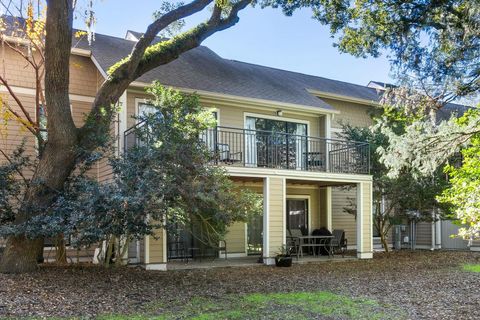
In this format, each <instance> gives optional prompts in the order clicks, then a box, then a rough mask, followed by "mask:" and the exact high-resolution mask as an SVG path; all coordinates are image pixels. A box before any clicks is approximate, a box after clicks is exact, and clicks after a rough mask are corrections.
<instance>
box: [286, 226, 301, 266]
mask: <svg viewBox="0 0 480 320" xmlns="http://www.w3.org/2000/svg"><path fill="white" fill-rule="evenodd" d="M287 232H288V236H287V251H288V252H289V253H290V254H296V255H297V260H298V255H299V254H300V237H301V236H303V234H302V230H300V229H288V230H287Z"/></svg>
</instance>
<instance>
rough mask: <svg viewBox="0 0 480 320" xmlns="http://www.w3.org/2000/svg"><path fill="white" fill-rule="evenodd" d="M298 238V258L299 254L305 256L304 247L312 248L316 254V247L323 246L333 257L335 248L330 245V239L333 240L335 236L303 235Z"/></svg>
mask: <svg viewBox="0 0 480 320" xmlns="http://www.w3.org/2000/svg"><path fill="white" fill-rule="evenodd" d="M297 238H298V239H299V244H298V248H299V250H297V260H298V256H299V255H300V256H301V257H303V247H307V248H312V249H313V250H312V251H313V256H315V251H316V250H315V248H320V247H323V248H325V250H327V252H328V256H329V257H333V250H332V248H331V246H330V240H332V239H333V238H334V236H301V237H297Z"/></svg>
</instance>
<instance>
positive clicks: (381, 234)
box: [380, 232, 390, 253]
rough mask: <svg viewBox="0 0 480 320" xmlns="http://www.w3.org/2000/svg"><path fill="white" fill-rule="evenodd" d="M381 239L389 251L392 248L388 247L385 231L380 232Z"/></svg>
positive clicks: (387, 251) (386, 250)
mask: <svg viewBox="0 0 480 320" xmlns="http://www.w3.org/2000/svg"><path fill="white" fill-rule="evenodd" d="M380 241H381V242H382V246H383V248H384V249H385V252H386V253H389V252H390V249H389V248H388V243H387V238H386V237H385V234H384V233H383V232H380Z"/></svg>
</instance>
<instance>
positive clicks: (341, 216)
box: [332, 187, 357, 246]
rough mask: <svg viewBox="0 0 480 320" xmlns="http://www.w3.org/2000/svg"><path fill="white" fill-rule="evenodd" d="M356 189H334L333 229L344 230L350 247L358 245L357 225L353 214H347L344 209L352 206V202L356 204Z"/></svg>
mask: <svg viewBox="0 0 480 320" xmlns="http://www.w3.org/2000/svg"><path fill="white" fill-rule="evenodd" d="M356 198H357V192H356V188H355V187H352V188H348V189H346V188H345V187H333V188H332V229H343V230H344V231H345V236H346V237H347V239H348V245H349V246H353V245H356V242H357V224H356V221H355V216H354V215H353V214H350V213H347V212H345V210H344V208H345V207H349V206H350V200H352V201H353V204H356Z"/></svg>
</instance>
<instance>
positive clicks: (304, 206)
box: [137, 167, 373, 270]
mask: <svg viewBox="0 0 480 320" xmlns="http://www.w3.org/2000/svg"><path fill="white" fill-rule="evenodd" d="M227 170H228V173H229V175H230V177H231V179H232V180H233V181H234V182H235V184H236V185H237V187H238V188H239V189H240V190H242V189H243V190H246V189H248V190H252V191H254V192H256V193H258V194H260V195H261V196H262V198H263V214H262V215H261V216H258V217H253V218H250V220H249V221H247V222H237V223H235V224H233V225H231V226H230V227H229V230H228V232H227V234H226V235H225V238H224V240H225V249H226V250H223V249H222V250H217V251H212V252H210V251H208V250H207V251H204V250H198V246H197V245H196V244H195V242H194V239H192V238H191V237H192V232H190V236H189V235H188V233H187V234H186V235H185V236H184V237H183V238H181V239H180V238H179V237H178V235H177V237H171V236H169V235H167V232H165V231H164V230H159V231H158V232H159V234H158V236H157V237H156V239H154V238H153V237H146V239H145V241H144V242H143V243H141V244H140V245H139V246H138V250H139V251H140V254H137V256H138V257H140V262H142V261H144V263H143V264H144V265H145V266H146V268H147V269H155V270H167V269H192V268H209V267H217V266H218V267H230V266H231V267H233V266H253V265H259V264H260V263H257V260H258V259H259V258H262V259H261V261H262V262H263V263H264V264H267V265H271V264H274V263H275V256H276V255H277V254H278V253H280V252H281V251H282V248H285V247H287V245H288V236H289V235H290V234H291V233H292V230H293V229H296V230H299V231H300V232H301V233H302V234H301V235H302V236H311V235H312V233H314V232H315V231H317V230H318V229H320V228H324V229H327V230H329V231H330V232H333V231H334V230H342V231H344V232H345V237H346V239H347V241H348V242H347V244H348V248H347V249H348V254H347V255H345V257H342V255H341V254H338V253H336V254H334V255H333V256H324V255H319V254H316V255H315V256H313V255H312V253H313V250H311V249H310V250H309V248H308V247H307V248H305V250H304V252H303V256H300V259H299V260H298V263H306V262H311V261H346V260H349V259H352V258H354V259H357V258H358V259H369V258H372V256H373V243H372V180H371V176H369V175H352V174H332V173H319V172H301V171H294V170H271V169H265V170H261V169H252V168H239V167H228V168H227ZM193 235H194V233H193ZM143 245H144V247H143V248H142V246H143ZM176 245H181V246H182V249H181V250H180V251H179V250H177V249H176V248H177V247H176ZM312 249H313V248H312ZM143 252H144V254H143V255H142V253H143ZM317 253H318V252H317ZM225 254H226V256H225ZM187 261H188V262H187ZM294 261H295V262H297V259H294Z"/></svg>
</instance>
